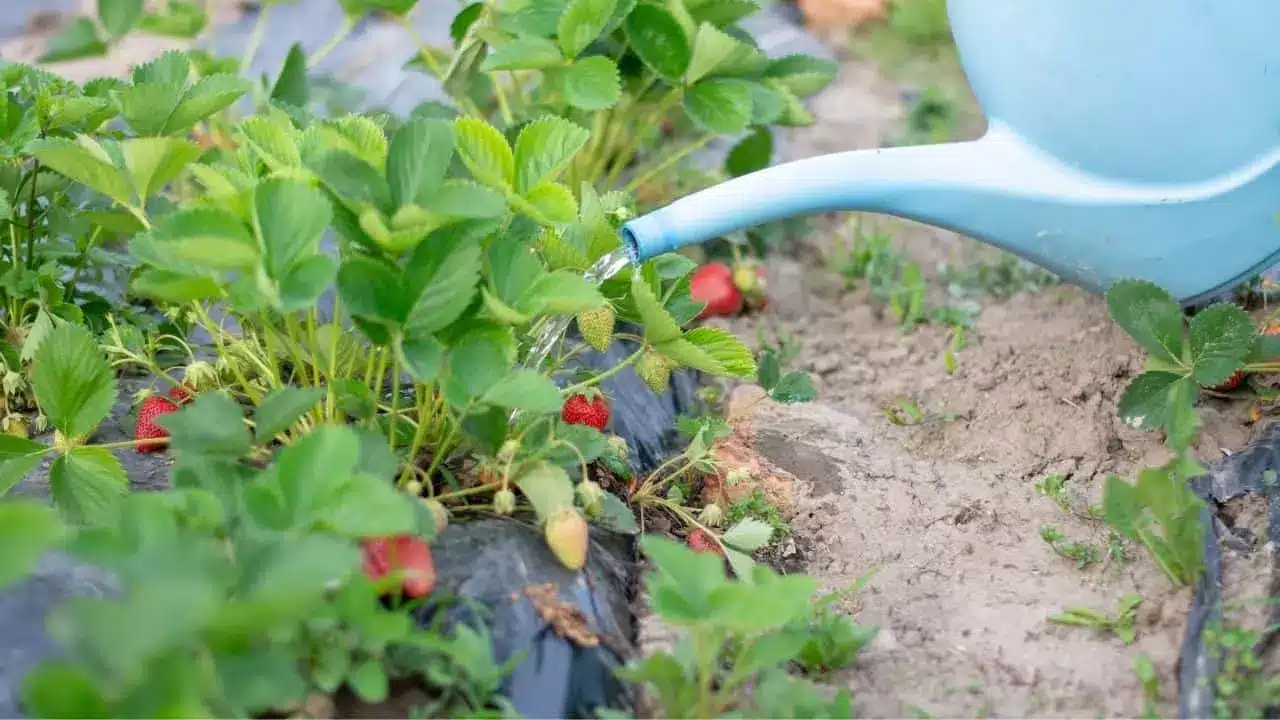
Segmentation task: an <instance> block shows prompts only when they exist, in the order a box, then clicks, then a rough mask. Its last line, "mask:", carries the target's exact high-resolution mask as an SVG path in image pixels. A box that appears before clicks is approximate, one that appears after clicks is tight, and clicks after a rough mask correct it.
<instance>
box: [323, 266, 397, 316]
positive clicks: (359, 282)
mask: <svg viewBox="0 0 1280 720" xmlns="http://www.w3.org/2000/svg"><path fill="white" fill-rule="evenodd" d="M338 292H339V293H340V295H341V297H342V302H343V303H344V304H345V305H346V308H347V312H349V313H351V314H352V315H353V316H355V317H358V318H362V319H366V320H373V321H376V322H379V323H382V324H383V325H385V326H387V327H388V328H393V329H398V328H399V327H400V325H401V324H402V323H403V322H404V320H405V316H406V314H407V312H408V308H407V307H406V302H405V293H404V289H403V288H402V287H401V283H400V275H399V273H398V272H396V268H395V266H394V265H391V264H389V263H387V262H381V261H378V260H374V259H373V258H369V257H361V256H355V257H351V258H348V259H347V260H346V262H344V263H343V264H342V269H341V270H339V271H338Z"/></svg>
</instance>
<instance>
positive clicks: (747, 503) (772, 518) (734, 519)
mask: <svg viewBox="0 0 1280 720" xmlns="http://www.w3.org/2000/svg"><path fill="white" fill-rule="evenodd" d="M745 518H754V519H756V520H759V521H761V522H764V523H768V525H769V527H771V528H773V529H774V537H775V538H777V537H781V536H783V535H785V534H787V533H789V532H791V526H790V525H788V524H787V521H786V520H783V519H782V515H781V513H779V512H778V508H777V507H776V506H775V505H774V504H773V503H771V502H769V498H767V497H765V494H764V492H762V491H761V490H758V489H757V490H752V491H751V494H750V495H748V496H747V497H745V498H743V499H741V500H739V501H738V502H736V503H734V504H732V505H730V506H729V509H728V510H727V511H726V512H725V520H726V522H728V523H729V524H730V525H735V524H737V523H738V522H740V521H742V520H743V519H745Z"/></svg>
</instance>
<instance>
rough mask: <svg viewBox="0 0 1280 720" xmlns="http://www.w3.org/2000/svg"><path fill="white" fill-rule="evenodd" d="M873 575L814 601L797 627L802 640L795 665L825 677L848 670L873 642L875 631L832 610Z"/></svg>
mask: <svg viewBox="0 0 1280 720" xmlns="http://www.w3.org/2000/svg"><path fill="white" fill-rule="evenodd" d="M873 574H874V573H867V574H865V575H863V576H862V577H860V578H858V579H857V580H856V581H855V582H854V583H853V584H852V585H850V586H849V587H848V588H845V589H843V590H837V591H835V592H832V593H829V594H827V595H824V596H823V597H821V598H819V599H817V600H816V601H814V609H813V614H812V615H811V616H810V618H809V620H808V621H807V623H806V624H805V625H804V626H803V627H802V628H801V630H802V632H803V634H804V635H805V637H806V640H805V643H804V647H803V648H802V649H801V651H800V655H799V656H798V657H797V659H796V663H797V664H798V665H799V666H800V668H801V669H802V670H804V672H805V673H807V674H810V675H816V676H819V677H821V676H825V675H827V674H829V673H832V672H835V671H837V670H841V669H843V668H846V667H849V666H850V665H852V664H853V661H854V660H855V659H856V658H857V655H858V653H859V652H861V651H862V649H863V648H865V647H866V646H867V644H868V643H870V642H871V641H872V640H874V639H875V637H876V635H877V634H878V633H879V628H874V627H867V626H864V625H859V624H858V623H857V622H855V621H854V620H853V618H851V617H849V616H848V615H847V614H845V613H843V612H840V611H838V610H836V609H835V605H836V603H838V602H840V601H841V600H844V599H845V598H847V597H849V596H851V595H853V594H855V593H857V592H858V591H859V590H861V589H862V588H863V587H864V586H865V585H866V583H867V582H869V581H870V580H871V578H872V576H873Z"/></svg>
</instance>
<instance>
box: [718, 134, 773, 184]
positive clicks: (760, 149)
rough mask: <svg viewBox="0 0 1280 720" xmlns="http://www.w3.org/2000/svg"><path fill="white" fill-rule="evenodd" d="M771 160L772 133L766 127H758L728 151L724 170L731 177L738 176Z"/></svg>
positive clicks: (759, 168)
mask: <svg viewBox="0 0 1280 720" xmlns="http://www.w3.org/2000/svg"><path fill="white" fill-rule="evenodd" d="M772 160H773V133H771V132H770V131H769V128H767V127H758V128H756V129H755V130H754V131H753V132H752V133H751V134H750V135H748V136H746V137H744V138H742V139H741V140H739V141H738V143H737V144H736V145H734V146H733V149H731V150H730V151H729V155H728V156H727V157H725V160H724V170H725V172H727V173H729V175H730V176H731V177H739V176H742V175H746V174H748V173H753V172H756V171H757V170H763V169H765V168H767V167H769V163H770V162H771V161H772Z"/></svg>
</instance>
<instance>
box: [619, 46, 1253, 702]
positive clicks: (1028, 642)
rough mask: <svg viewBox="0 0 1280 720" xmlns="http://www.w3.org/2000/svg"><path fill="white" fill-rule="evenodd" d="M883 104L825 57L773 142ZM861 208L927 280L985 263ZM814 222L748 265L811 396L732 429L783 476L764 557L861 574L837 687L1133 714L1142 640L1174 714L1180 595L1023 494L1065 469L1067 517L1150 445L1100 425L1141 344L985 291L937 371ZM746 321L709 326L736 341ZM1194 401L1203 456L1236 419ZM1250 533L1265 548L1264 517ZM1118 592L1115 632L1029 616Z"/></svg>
mask: <svg viewBox="0 0 1280 720" xmlns="http://www.w3.org/2000/svg"><path fill="white" fill-rule="evenodd" d="M899 97H900V93H899V90H898V87H897V86H895V85H894V84H893V83H891V82H889V81H888V80H886V79H885V78H884V77H883V76H882V75H881V74H880V73H879V72H877V70H876V69H875V67H873V66H872V65H870V64H868V63H865V62H860V61H851V62H848V63H846V66H845V67H844V70H843V71H842V73H841V76H840V78H839V79H838V80H837V81H836V84H835V85H834V86H833V87H832V88H830V89H829V91H827V92H826V93H825V94H824V95H822V96H821V97H819V98H818V100H817V103H816V107H815V108H814V114H815V115H816V116H817V117H818V118H821V121H820V123H819V125H817V126H815V127H813V128H810V129H807V130H805V131H803V132H801V133H798V134H796V135H795V136H794V137H793V138H791V139H790V141H789V143H788V153H789V154H790V155H791V156H792V157H803V156H808V155H812V154H817V153H820V152H830V151H836V150H846V149H853V148H868V147H875V146H876V145H877V144H878V143H879V141H880V140H881V139H882V138H883V137H885V136H886V135H887V134H888V133H890V132H892V130H893V129H895V127H896V124H897V123H898V122H899V121H900V119H901V117H902V107H901V103H900V100H899ZM975 130H980V128H976V129H975V128H969V129H968V132H969V133H970V134H972V133H973V132H974V131H975ZM879 221H880V222H882V223H885V224H886V225H885V226H886V227H892V228H893V229H894V234H895V237H896V239H897V242H898V244H899V245H900V246H901V247H902V248H903V249H905V250H906V252H907V253H908V254H909V255H910V256H911V257H913V258H914V259H916V260H917V261H919V262H920V263H921V265H922V267H923V269H924V270H925V271H926V273H928V272H930V271H932V270H933V269H934V268H936V267H937V265H938V263H939V262H947V263H950V264H952V265H953V266H955V265H965V264H968V263H971V262H977V261H981V260H983V259H985V258H989V257H990V253H991V251H990V249H989V248H984V247H981V246H979V245H977V244H976V243H974V242H973V241H971V240H968V239H966V238H962V237H959V236H956V235H954V234H951V233H946V232H940V231H936V230H934V229H931V228H927V227H924V226H922V225H918V224H914V223H910V222H904V221H898V220H892V219H883V218H882V219H880V220H879ZM826 225H827V227H826V228H825V229H824V230H823V231H821V232H818V233H815V234H814V235H813V236H811V237H809V238H808V239H806V240H805V241H803V242H801V243H800V247H798V248H796V249H795V250H794V252H792V253H791V256H790V257H785V256H782V255H779V256H775V257H773V258H771V259H770V260H769V261H768V263H767V266H768V278H769V283H770V294H771V297H772V306H771V308H770V313H771V314H772V315H773V319H774V320H775V321H776V322H777V324H778V325H779V326H780V327H781V328H783V329H785V330H786V331H787V332H790V333H791V334H793V335H794V337H795V338H796V339H798V340H800V341H802V342H803V343H804V350H803V352H802V353H801V355H800V357H799V360H798V362H797V364H798V365H799V366H801V367H804V368H806V369H809V370H810V371H811V372H812V374H813V375H815V376H816V379H817V380H819V396H820V398H819V401H818V402H816V403H813V404H809V405H799V406H791V407H782V406H774V405H765V406H761V407H760V408H759V409H758V410H757V412H756V415H755V417H754V419H753V423H752V424H753V425H754V426H755V427H756V428H757V429H758V430H757V435H756V443H755V449H756V450H757V451H758V452H760V453H761V454H763V455H764V456H765V457H767V458H768V459H769V460H772V461H773V462H774V463H776V464H777V465H778V466H780V467H781V468H783V469H785V470H787V471H789V472H790V473H791V474H793V475H794V476H795V488H794V492H793V496H794V498H795V500H794V504H793V507H792V508H791V512H792V513H793V519H792V521H791V522H792V527H793V531H794V536H793V537H792V538H790V539H788V540H787V541H785V542H784V545H785V546H786V547H787V549H788V552H787V553H783V554H786V555H789V561H788V564H787V565H788V566H787V567H786V568H785V570H786V571H795V570H796V569H797V566H803V570H804V571H805V572H808V573H809V574H811V575H814V576H816V577H818V578H820V579H821V580H822V581H823V583H824V585H825V586H826V587H827V588H828V589H832V588H837V587H840V586H843V585H848V584H850V583H852V582H853V581H854V580H856V579H857V578H858V577H859V576H861V575H863V574H864V573H866V572H868V571H871V570H874V571H876V575H875V579H874V580H873V581H872V582H871V584H870V585H869V587H868V588H867V589H865V590H864V591H863V592H862V593H861V595H860V597H859V599H858V600H857V602H856V607H851V608H850V611H851V612H856V614H857V617H858V619H859V621H860V622H861V623H863V624H868V625H876V626H879V627H880V628H881V633H880V636H879V638H878V639H877V641H876V642H875V643H874V644H873V646H872V647H871V648H870V649H869V650H868V651H867V652H865V653H864V655H863V656H862V658H861V660H860V662H859V663H858V665H857V666H856V667H855V668H853V669H851V670H849V671H847V672H846V673H845V674H844V675H843V677H842V678H841V680H842V681H843V682H845V683H847V684H848V686H849V687H850V688H852V690H853V691H854V694H855V697H856V699H857V701H858V704H859V706H860V708H861V711H862V712H863V713H864V714H866V715H868V716H874V717H904V716H909V715H912V714H916V713H919V712H926V713H929V714H932V715H934V716H940V717H959V716H974V715H975V714H977V715H983V716H1015V717H1026V716H1058V717H1086V716H1111V717H1117V716H1122V717H1136V716H1139V715H1140V714H1141V713H1142V712H1143V702H1144V699H1143V693H1142V688H1141V685H1140V683H1139V680H1138V677H1137V675H1136V674H1135V672H1134V670H1133V664H1134V659H1135V657H1136V656H1137V655H1138V654H1139V653H1145V654H1146V655H1147V656H1149V657H1150V659H1151V660H1152V662H1153V663H1154V664H1155V666H1156V668H1158V670H1159V672H1160V677H1161V681H1162V682H1161V688H1162V695H1163V701H1162V704H1161V705H1160V707H1159V711H1160V713H1161V715H1162V716H1169V715H1172V714H1176V712H1177V706H1176V693H1177V681H1176V676H1175V669H1176V668H1175V666H1176V663H1177V660H1178V653H1179V644H1180V642H1181V640H1182V636H1183V631H1184V623H1185V614H1186V611H1187V608H1188V605H1189V602H1190V597H1191V595H1190V592H1189V591H1185V590H1184V591H1179V590H1177V589H1176V588H1175V587H1174V586H1173V585H1172V584H1171V583H1170V582H1169V581H1168V580H1167V579H1166V578H1165V576H1164V575H1163V574H1162V573H1161V572H1160V571H1159V570H1158V569H1157V568H1156V567H1155V566H1154V565H1153V564H1152V563H1151V562H1150V560H1149V558H1148V557H1147V555H1146V554H1145V550H1144V549H1142V548H1139V547H1133V546H1130V547H1129V553H1128V555H1129V559H1128V561H1126V562H1123V563H1120V562H1115V561H1110V560H1105V561H1104V562H1102V563H1099V564H1095V565H1093V566H1091V567H1089V568H1088V569H1083V570H1082V569H1079V568H1078V567H1077V565H1076V564H1075V563H1074V562H1071V561H1069V560H1067V559H1064V558H1063V557H1060V556H1059V555H1058V554H1056V553H1055V552H1054V551H1053V549H1052V548H1051V547H1050V546H1049V545H1048V544H1047V543H1045V542H1044V541H1043V540H1042V539H1041V537H1040V534H1039V531H1040V528H1041V527H1042V526H1045V525H1052V526H1054V527H1056V528H1058V529H1059V530H1061V531H1062V532H1063V533H1065V534H1066V535H1067V536H1068V537H1070V538H1072V539H1074V540H1083V541H1090V542H1093V543H1094V544H1095V545H1097V546H1098V547H1099V548H1100V549H1103V550H1104V551H1105V549H1106V548H1107V543H1108V533H1107V530H1106V528H1105V527H1103V526H1101V525H1100V524H1099V523H1097V522H1094V521H1091V520H1088V519H1086V518H1083V517H1079V516H1075V515H1071V514H1068V513H1066V512H1064V511H1063V510H1062V509H1061V508H1060V507H1058V505H1057V504H1055V503H1054V502H1053V501H1051V500H1050V499H1048V498H1046V497H1043V496H1042V495H1040V494H1038V493H1037V492H1036V489H1035V485H1036V484H1037V482H1039V481H1040V480H1042V479H1043V478H1044V477H1045V476H1046V475H1049V474H1057V475H1064V476H1066V477H1067V478H1068V480H1067V488H1068V490H1069V493H1070V494H1071V496H1072V497H1073V498H1074V500H1075V505H1076V506H1077V507H1079V508H1083V507H1085V506H1086V505H1087V504H1088V503H1091V502H1097V501H1098V499H1099V498H1100V491H1101V485H1102V481H1103V479H1104V478H1105V477H1106V475H1107V474H1108V473H1118V474H1121V475H1122V476H1124V475H1126V474H1128V473H1131V472H1132V471H1134V470H1136V469H1138V468H1141V467H1144V466H1147V465H1150V464H1154V463H1158V462H1162V461H1163V460H1164V459H1165V458H1166V457H1167V455H1166V451H1165V450H1164V449H1163V447H1162V438H1161V437H1160V436H1159V434H1155V433H1146V432H1141V431H1136V430H1133V429H1131V428H1129V427H1126V426H1125V425H1124V424H1123V423H1121V422H1120V421H1119V419H1118V418H1117V417H1116V403H1117V401H1118V399H1119V395H1120V393H1121V392H1122V390H1123V389H1124V387H1125V385H1126V384H1127V383H1128V381H1129V380H1130V379H1131V378H1132V377H1134V376H1135V375H1136V374H1137V373H1139V372H1140V371H1141V362H1142V353H1141V351H1140V350H1139V349H1138V348H1137V347H1136V346H1135V345H1134V344H1133V343H1132V342H1131V341H1130V340H1129V339H1128V338H1127V337H1126V336H1125V335H1124V333H1123V332H1122V331H1121V330H1120V329H1119V328H1118V327H1116V326H1115V325H1114V323H1112V322H1111V320H1110V319H1109V317H1108V315H1107V311H1106V307H1105V304H1104V302H1103V300H1102V298H1100V297H1096V296H1091V295H1087V294H1085V293H1083V292H1081V291H1079V290H1076V289H1074V288H1070V287H1065V286H1058V287H1051V288H1048V289H1045V290H1041V291H1038V292H1035V293H1026V292H1024V293H1020V294H1018V295H1016V296H1014V297H1012V298H1010V299H1008V300H1006V301H1003V302H998V301H992V300H988V301H986V302H985V304H984V311H983V312H982V314H981V315H980V317H979V319H978V320H977V322H976V323H975V325H974V327H973V328H972V331H971V333H970V335H969V342H968V346H967V347H966V348H965V349H964V350H962V351H961V352H959V353H958V354H957V358H956V359H957V366H956V368H955V371H954V373H953V374H949V373H948V371H947V367H946V363H945V361H944V353H945V350H946V348H947V345H948V343H949V342H950V336H949V331H948V330H947V328H945V327H941V326H930V325H926V326H921V327H919V328H917V329H915V330H914V331H911V332H907V333H904V331H903V330H902V329H901V328H900V327H899V325H898V323H897V322H895V320H894V319H893V318H892V317H888V316H887V315H888V313H887V312H885V311H882V310H880V309H877V307H876V304H875V303H873V302H872V300H871V299H870V298H869V297H868V296H867V293H866V291H865V290H860V291H854V292H845V291H844V289H843V287H844V286H843V282H842V281H841V280H840V279H839V278H837V277H836V276H835V275H834V273H833V272H832V271H831V270H829V269H827V268H826V267H824V265H823V263H822V262H821V258H822V257H824V256H825V255H827V254H829V253H830V252H831V251H832V249H833V247H834V245H835V243H836V241H837V240H838V232H837V231H836V230H835V227H836V225H837V223H836V222H835V220H834V219H833V220H831V221H830V222H827V223H826ZM933 287H934V292H935V293H936V294H937V297H935V298H934V299H935V301H940V300H943V299H944V298H943V297H942V290H941V288H940V286H939V284H938V283H934V284H933ZM760 322H762V320H761V319H759V318H743V319H739V320H735V321H733V322H731V323H727V325H726V326H727V327H730V328H731V329H733V330H735V331H736V332H737V333H738V334H739V336H740V337H742V338H743V339H744V340H747V341H749V342H751V341H754V339H755V338H756V329H757V326H758V324H759V323H760ZM899 397H905V398H910V399H911V400H913V401H914V402H915V403H916V404H917V405H918V407H919V408H920V409H921V410H922V411H924V419H923V420H922V421H920V422H918V423H915V424H909V425H900V424H895V423H894V422H892V421H891V420H890V418H889V417H888V416H887V415H886V413H885V412H884V411H883V408H884V407H885V405H886V404H888V403H891V402H893V401H894V400H895V398H899ZM1201 414H1202V419H1203V422H1204V428H1203V430H1202V433H1201V440H1200V442H1199V444H1198V447H1197V452H1198V454H1199V456H1200V458H1201V459H1202V461H1205V462H1208V461H1212V460H1216V459H1218V458H1220V457H1222V455H1223V450H1224V449H1225V450H1227V451H1231V450H1236V449H1239V448H1240V447H1242V446H1244V445H1245V444H1246V443H1247V442H1248V440H1249V439H1250V437H1251V436H1252V434H1253V432H1254V428H1253V426H1250V425H1248V424H1247V422H1246V406H1245V404H1244V403H1242V402H1229V401H1225V400H1205V401H1202V403H1201ZM1264 510H1265V507H1264ZM1262 532H1263V534H1262V535H1261V537H1262V538H1263V542H1265V522H1264V528H1263V530H1262ZM1261 555H1264V554H1260V556H1261ZM797 557H802V558H803V562H802V563H797V562H796V558H797ZM1266 557H1270V556H1269V555H1266ZM1229 561H1230V558H1229V557H1228V562H1229ZM1245 572H1246V574H1248V572H1249V571H1248V570H1245ZM1255 572H1257V573H1258V574H1259V576H1260V577H1261V576H1263V575H1265V573H1262V571H1261V570H1257V569H1255ZM1262 592H1263V593H1264V594H1265V592H1266V591H1265V589H1262ZM1129 593H1139V594H1141V595H1142V596H1143V597H1144V602H1143V605H1142V607H1141V611H1140V618H1139V621H1138V639H1137V642H1136V643H1134V644H1133V645H1128V646H1126V645H1125V644H1123V643H1122V642H1121V641H1120V640H1118V639H1116V638H1115V637H1114V636H1110V637H1108V636H1103V635H1100V634H1096V633H1094V632H1092V631H1091V630H1088V629H1082V628H1074V627H1064V626H1060V625H1056V624H1054V623H1051V622H1049V620H1048V618H1049V617H1050V616H1051V615H1054V614H1056V613H1058V612H1060V611H1061V610H1063V609H1064V608H1067V607H1072V606H1082V607H1088V608H1093V609H1095V610H1098V611H1101V612H1105V613H1108V614H1110V613H1113V612H1114V610H1115V608H1116V604H1117V602H1118V601H1119V600H1120V598H1121V597H1123V596H1124V595H1126V594H1129ZM645 627H646V629H645V630H644V631H642V638H643V639H644V640H645V641H647V642H661V638H662V636H663V635H664V633H662V632H661V631H660V630H657V629H655V625H654V623H653V622H652V621H651V620H650V621H648V623H647V624H646V626H645Z"/></svg>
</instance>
